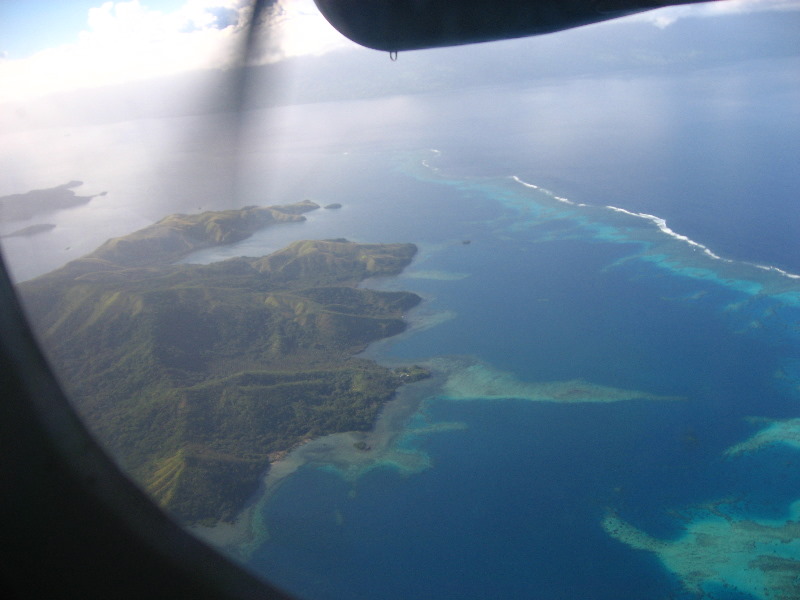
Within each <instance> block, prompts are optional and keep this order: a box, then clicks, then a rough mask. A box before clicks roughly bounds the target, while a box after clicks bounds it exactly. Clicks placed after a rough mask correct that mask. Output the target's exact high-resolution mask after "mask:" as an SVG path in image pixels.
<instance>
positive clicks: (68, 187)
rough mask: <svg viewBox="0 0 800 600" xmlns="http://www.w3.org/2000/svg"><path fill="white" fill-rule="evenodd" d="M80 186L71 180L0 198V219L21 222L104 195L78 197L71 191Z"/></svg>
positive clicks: (78, 182)
mask: <svg viewBox="0 0 800 600" xmlns="http://www.w3.org/2000/svg"><path fill="white" fill-rule="evenodd" d="M82 185H83V182H82V181H78V180H73V181H68V182H67V183H64V184H61V185H57V186H55V187H51V188H46V189H42V190H31V191H30V192H26V193H24V194H11V195H9V196H0V218H2V219H3V221H22V220H25V219H31V218H33V217H35V216H36V215H40V214H43V213H49V212H53V211H56V210H63V209H65V208H74V207H76V206H81V205H82V204H87V203H88V202H89V201H90V200H91V199H92V198H95V197H96V196H105V195H106V193H105V192H102V193H100V194H96V195H95V196H78V195H77V194H76V193H75V192H74V191H73V190H74V188H77V187H80V186H82Z"/></svg>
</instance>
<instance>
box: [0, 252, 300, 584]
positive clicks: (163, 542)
mask: <svg viewBox="0 0 800 600" xmlns="http://www.w3.org/2000/svg"><path fill="white" fill-rule="evenodd" d="M0 307H2V310H0V481H2V482H3V491H2V493H0V515H2V519H3V524H2V544H0V548H1V550H0V594H2V596H3V597H4V598H51V599H56V600H57V599H61V598H81V599H83V600H101V599H102V600H106V599H111V598H114V599H126V600H127V599H130V600H141V599H144V598H175V599H178V598H191V599H193V600H202V599H205V600H225V599H228V600H234V599H236V600H244V599H253V600H256V599H258V600H271V599H274V600H279V599H282V600H287V599H288V596H285V595H284V594H282V593H280V592H277V591H276V590H274V589H272V588H269V587H268V586H267V585H265V584H264V583H262V582H261V581H259V580H257V579H256V578H255V577H253V576H251V575H250V574H248V573H246V572H244V571H243V570H242V569H241V568H240V567H238V566H237V565H235V564H233V563H232V562H231V561H229V560H228V559H226V558H224V557H223V556H221V555H220V554H219V553H217V552H215V551H214V550H212V549H211V548H209V547H208V546H206V545H205V544H203V543H202V542H200V541H199V540H197V539H196V538H194V537H193V536H191V535H190V534H188V533H187V532H185V531H183V530H182V529H181V528H180V527H179V526H178V525H176V524H175V523H174V522H173V521H172V520H170V518H169V517H167V515H166V514H164V513H163V512H162V511H161V510H159V509H158V508H157V507H156V506H155V505H154V504H153V503H152V502H151V501H150V500H149V499H148V498H147V497H146V496H145V495H144V493H143V492H142V491H141V490H140V489H139V488H137V487H136V486H135V485H134V484H133V483H131V482H130V481H129V480H128V479H127V478H126V477H125V476H124V475H123V474H122V472H121V471H120V470H119V469H118V468H117V466H116V465H115V464H114V463H113V462H111V460H110V459H109V458H108V457H107V456H106V454H105V453H104V452H103V450H102V449H101V448H100V447H99V446H98V444H97V442H95V441H94V439H93V438H92V436H91V435H90V434H89V432H88V431H87V430H86V428H85V427H84V426H83V424H82V423H81V422H80V420H79V419H78V417H77V416H76V414H75V412H74V411H73V410H72V408H71V406H70V405H69V403H68V402H67V399H66V397H65V396H64V394H63V392H62V391H61V389H60V387H59V385H58V382H57V381H56V379H55V378H54V377H53V375H52V373H51V372H50V370H49V368H48V365H47V363H46V361H45V359H44V356H43V355H42V353H41V351H40V350H39V348H38V346H37V344H36V341H35V340H34V338H33V335H32V334H31V331H30V329H29V328H28V324H27V322H26V320H25V316H24V315H23V312H22V308H21V307H20V305H19V302H18V301H17V298H16V296H15V294H14V290H13V289H12V285H11V282H10V281H9V279H8V276H7V274H6V271H5V268H4V267H3V263H2V260H0Z"/></svg>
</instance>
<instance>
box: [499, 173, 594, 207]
mask: <svg viewBox="0 0 800 600" xmlns="http://www.w3.org/2000/svg"><path fill="white" fill-rule="evenodd" d="M511 179H513V180H514V181H516V182H517V183H519V184H520V185H524V186H525V187H526V188H530V189H532V190H537V191H539V192H542V193H543V194H545V195H547V196H550V197H551V198H552V199H553V200H557V201H558V202H561V203H563V204H569V205H570V206H587V205H586V204H581V203H579V202H573V201H572V200H570V199H569V198H565V197H564V196H556V195H555V194H554V193H553V192H551V191H550V190H548V189H545V188H543V187H540V186H538V185H535V184H533V183H528V182H527V181H523V180H522V179H520V178H519V177H517V176H516V175H512V176H511Z"/></svg>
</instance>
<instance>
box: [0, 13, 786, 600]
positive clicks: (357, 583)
mask: <svg viewBox="0 0 800 600" xmlns="http://www.w3.org/2000/svg"><path fill="white" fill-rule="evenodd" d="M93 4H97V6H93ZM69 7H70V8H69V9H67V8H65V6H64V5H62V3H49V2H31V3H25V4H14V5H11V4H10V3H2V4H0V10H1V11H2V13H0V17H2V18H0V22H2V24H0V28H1V29H0V31H2V33H3V35H2V39H3V43H4V44H6V47H5V48H2V50H3V51H4V52H5V56H4V58H3V59H2V60H0V78H1V79H0V82H2V85H0V102H1V103H2V107H0V136H2V137H1V138H0V172H2V173H3V175H2V177H1V178H0V235H2V239H1V240H0V243H1V245H2V250H3V254H4V258H5V260H6V262H7V266H8V268H9V270H10V272H11V274H12V276H13V278H14V280H15V283H16V285H17V290H18V292H19V294H20V297H21V298H22V300H23V301H24V303H25V306H26V310H27V311H28V314H29V317H30V320H31V324H32V326H33V328H34V329H35V330H36V333H37V335H38V336H39V339H40V341H41V343H42V345H43V348H44V350H45V352H46V353H47V355H48V358H49V360H50V362H51V363H52V365H53V368H54V370H55V371H56V374H57V375H58V377H59V378H60V380H61V382H62V384H63V386H64V388H65V390H66V391H67V392H68V394H69V395H70V398H71V400H72V401H73V403H74V405H75V408H76V410H77V411H78V412H79V414H80V415H81V417H82V418H83V419H84V421H85V422H86V423H87V424H88V425H89V426H90V427H91V428H92V430H93V431H94V432H95V434H96V435H97V437H98V439H99V440H100V441H101V442H102V443H103V444H104V446H105V447H106V448H107V449H108V451H109V453H110V454H111V455H112V456H113V457H114V459H115V460H116V461H117V462H118V463H119V464H120V465H122V466H123V468H125V469H126V471H127V472H128V473H129V474H130V475H131V477H132V478H134V479H135V480H136V481H137V482H138V483H139V484H140V485H141V486H142V487H143V488H144V489H146V490H147V491H148V493H150V494H151V496H152V497H153V499H154V500H155V501H156V502H157V503H159V504H160V505H161V506H162V507H164V509H165V510H167V511H168V512H170V514H172V515H173V516H174V517H175V518H176V519H177V520H178V521H179V522H181V523H182V524H184V525H185V526H186V527H187V528H189V529H190V530H191V531H193V532H194V533H196V534H197V535H198V536H200V537H201V538H203V539H205V540H208V541H209V542H210V543H212V544H213V545H215V546H216V547H218V548H220V549H221V550H222V551H224V552H226V553H229V554H230V555H232V556H234V557H235V558H236V559H237V560H238V561H240V562H241V563H242V564H244V565H245V566H247V567H248V568H249V569H250V570H252V571H253V572H255V573H257V574H259V575H261V576H263V577H265V578H267V579H269V580H271V581H273V582H275V583H277V584H278V585H279V586H281V587H284V588H285V589H287V590H289V591H290V592H293V593H295V594H297V595H298V596H299V597H301V598H308V599H335V598H337V599H338V598H342V599H344V598H386V599H393V598H398V599H399V598H413V597H417V598H428V597H452V598H488V597H498V598H530V597H535V598H542V599H556V598H594V599H598V600H599V599H614V600H619V599H623V598H630V599H634V598H636V599H639V598H662V597H663V598H666V597H675V598H695V597H707V598H711V597H713V598H724V599H730V600H733V599H738V600H741V599H744V598H758V599H765V600H766V599H767V598H770V599H772V598H782V599H783V598H787V599H788V598H794V597H796V594H797V591H796V589H797V582H798V577H800V529H798V524H797V523H798V519H800V513H798V511H800V508H798V507H800V504H798V502H800V494H798V489H800V470H798V468H797V466H798V457H800V455H799V454H798V449H799V446H800V443H798V440H800V413H799V412H798V400H800V397H799V395H800V252H799V250H800V247H798V242H797V231H799V230H800V216H799V215H800V212H798V210H797V206H796V200H797V190H798V189H800V170H798V169H797V166H796V162H797V160H796V157H797V156H800V113H799V111H800V77H798V73H800V38H798V36H797V35H796V32H797V31H798V27H800V8H798V6H797V4H796V3H795V2H792V1H789V0H785V1H782V0H764V1H759V0H751V1H749V2H746V1H742V2H739V1H730V2H714V3H710V4H708V5H698V6H691V7H677V8H671V9H664V10H659V11H654V12H648V13H643V14H640V15H636V16H633V17H628V18H625V19H621V20H616V21H611V22H606V23H601V24H597V25H592V26H587V27H582V28H578V29H574V30H569V31H564V32H560V33H557V34H551V35H546V36H540V37H534V38H527V39H520V40H512V41H505V42H497V43H491V44H480V45H475V46H464V47H457V48H446V49H437V50H425V51H414V52H400V53H399V56H398V57H397V60H390V56H389V55H388V54H386V53H381V52H376V51H372V50H367V49H364V48H360V47H358V46H356V45H355V44H353V43H351V42H349V41H347V40H346V39H344V38H343V37H342V36H341V35H340V34H338V33H337V32H336V31H335V30H334V29H333V28H331V27H330V25H328V24H327V22H326V21H325V20H324V19H323V18H322V17H321V16H320V15H319V13H318V12H317V11H316V8H315V7H314V5H313V3H312V2H310V1H307V0H299V1H288V0H286V1H283V0H281V1H278V2H274V3H269V6H268V7H267V8H266V9H265V13H266V14H264V15H263V19H264V25H263V27H262V29H261V35H260V36H259V37H258V38H257V39H256V41H255V44H254V45H253V47H252V48H251V53H250V54H249V55H247V56H244V54H243V53H244V48H245V47H246V44H245V42H246V36H247V32H248V23H249V22H250V21H249V19H250V15H251V9H250V7H249V6H247V5H244V4H242V3H241V2H236V1H229V0H220V1H217V2H203V1H191V2H188V1H187V2H180V1H173V2H155V1H149V2H145V1H144V0H140V1H130V2H107V3H104V4H100V3H93V2H82V3H81V2H75V3H70V5H69ZM28 32H35V35H33V34H31V35H29V34H28ZM242 61H245V64H246V66H245V67H244V68H242V67H241V64H242Z"/></svg>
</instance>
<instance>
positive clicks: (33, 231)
mask: <svg viewBox="0 0 800 600" xmlns="http://www.w3.org/2000/svg"><path fill="white" fill-rule="evenodd" d="M55 228H56V226H55V225H53V224H52V223H39V224H37V225H29V226H28V227H23V228H22V229H17V230H16V231H12V232H11V233H7V234H5V235H4V236H0V237H4V238H10V237H31V236H33V235H38V234H40V233H47V232H48V231H52V230H53V229H55Z"/></svg>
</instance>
